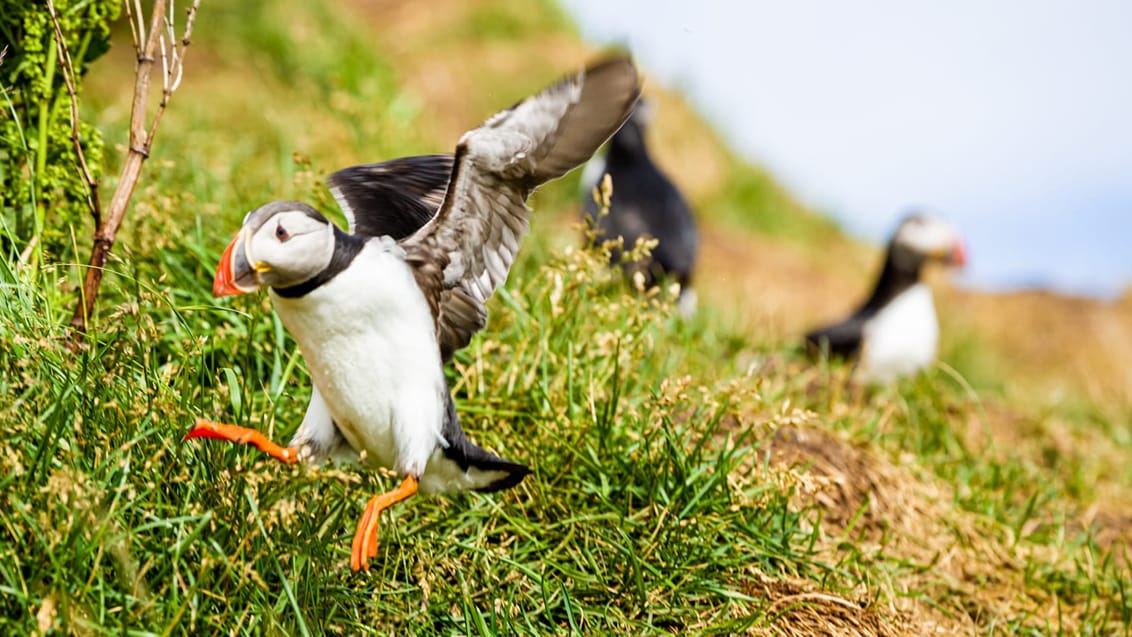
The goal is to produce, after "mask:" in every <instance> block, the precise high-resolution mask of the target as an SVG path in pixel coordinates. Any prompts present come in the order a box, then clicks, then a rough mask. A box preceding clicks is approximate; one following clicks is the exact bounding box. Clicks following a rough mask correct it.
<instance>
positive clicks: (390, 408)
mask: <svg viewBox="0 0 1132 637" xmlns="http://www.w3.org/2000/svg"><path fill="white" fill-rule="evenodd" d="M271 298H272V302H273V303H274V304H275V311H276V312H277V313H278V314H279V317H280V319H282V321H283V324H284V325H285V326H286V327H287V330H288V331H289V332H290V333H291V335H292V336H294V337H295V340H296V341H298V343H299V347H300V348H301V349H302V352H303V356H304V358H305V359H306V362H307V366H308V368H309V369H310V373H311V378H312V379H313V380H314V384H315V387H317V388H318V391H319V393H320V394H321V396H322V398H323V400H324V401H325V403H326V407H327V409H328V410H329V412H330V414H331V415H332V416H333V418H334V421H335V422H336V423H337V424H338V428H339V430H340V431H341V432H342V435H343V436H344V437H345V438H346V440H347V441H348V442H349V443H350V446H352V447H353V448H354V449H355V450H357V451H358V452H359V453H361V452H364V453H365V457H366V458H365V460H366V462H367V463H368V464H372V465H377V466H383V467H387V468H389V469H393V470H394V471H397V472H398V473H402V474H413V475H417V476H420V475H421V474H422V473H423V472H424V469H425V466H426V465H427V463H428V460H429V457H430V456H431V455H432V452H433V451H434V450H435V449H436V446H437V444H442V441H443V438H442V434H441V431H442V427H443V418H444V407H445V403H444V398H445V393H446V392H447V385H446V383H445V379H444V371H443V368H442V366H441V363H440V350H439V347H438V346H437V342H436V333H435V327H434V323H433V318H432V314H431V312H430V311H429V308H428V304H427V303H426V302H425V299H424V296H423V295H422V294H421V291H420V289H419V288H418V287H417V285H416V281H415V280H414V279H413V276H412V273H411V272H410V270H409V268H408V266H407V265H406V264H405V262H404V261H403V260H402V255H401V253H400V249H399V248H397V247H396V245H395V244H393V243H392V242H391V241H384V242H383V241H380V240H371V241H370V242H368V243H367V244H366V246H365V248H363V249H362V251H361V252H360V253H359V254H358V256H357V257H355V259H354V261H353V262H352V263H351V264H350V266H349V267H347V268H346V269H345V270H343V271H342V272H341V273H339V274H338V275H337V276H336V277H334V278H333V279H331V280H330V281H328V282H327V283H324V284H323V285H321V286H320V287H318V288H317V289H315V290H314V291H312V292H310V293H309V294H307V295H306V296H303V297H301V298H297V299H289V298H284V297H280V296H278V295H276V294H274V293H273V294H272V295H271Z"/></svg>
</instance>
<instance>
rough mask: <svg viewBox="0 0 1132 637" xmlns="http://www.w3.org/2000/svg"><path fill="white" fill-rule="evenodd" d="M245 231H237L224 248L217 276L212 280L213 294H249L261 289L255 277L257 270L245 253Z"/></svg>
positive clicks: (217, 268)
mask: <svg viewBox="0 0 1132 637" xmlns="http://www.w3.org/2000/svg"><path fill="white" fill-rule="evenodd" d="M243 238H244V233H243V231H240V232H237V233H236V237H235V238H234V239H232V242H231V243H229V244H228V247H227V248H225V249H224V255H223V256H221V257H220V265H218V266H217V267H216V278H215V279H213V280H212V295H213V296H231V295H233V294H247V293H248V292H255V291H256V290H258V289H259V283H258V282H257V281H256V278H255V271H254V270H253V269H252V267H251V265H250V264H249V263H248V259H247V257H246V256H245V255H244V250H243V246H242V245H241V244H242V242H243Z"/></svg>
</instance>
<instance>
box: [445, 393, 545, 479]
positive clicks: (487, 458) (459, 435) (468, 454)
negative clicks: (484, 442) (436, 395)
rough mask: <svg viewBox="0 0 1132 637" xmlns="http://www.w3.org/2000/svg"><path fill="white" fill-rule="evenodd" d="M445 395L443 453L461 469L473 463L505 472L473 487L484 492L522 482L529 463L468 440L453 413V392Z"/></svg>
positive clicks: (481, 469)
mask: <svg viewBox="0 0 1132 637" xmlns="http://www.w3.org/2000/svg"><path fill="white" fill-rule="evenodd" d="M447 398H448V413H447V414H446V415H445V417H444V431H443V435H444V440H445V441H447V442H448V446H447V447H446V448H445V449H444V455H445V456H446V457H447V458H448V459H449V460H452V461H453V462H455V463H456V464H457V465H459V466H460V468H461V469H463V470H464V471H467V470H468V469H469V468H470V467H475V468H476V469H479V470H480V471H502V472H504V473H505V474H506V475H504V476H503V477H502V478H500V479H499V480H496V481H495V482H492V483H491V484H489V485H487V486H484V487H480V488H478V489H476V491H481V492H484V493H490V492H492V491H502V490H503V489H510V488H511V487H513V486H515V485H517V484H519V483H520V482H522V481H523V478H525V477H527V474H529V473H530V472H531V469H530V467H527V466H525V465H521V464H518V463H515V462H511V461H509V460H504V459H503V458H500V457H499V456H497V455H495V454H493V453H491V452H489V451H487V450H486V449H483V448H482V447H479V446H477V445H476V444H475V443H474V442H472V441H471V440H468V436H467V435H466V434H464V430H463V429H462V428H461V427H460V419H459V417H458V416H457V415H456V403H455V402H454V401H453V400H452V396H448V397H447Z"/></svg>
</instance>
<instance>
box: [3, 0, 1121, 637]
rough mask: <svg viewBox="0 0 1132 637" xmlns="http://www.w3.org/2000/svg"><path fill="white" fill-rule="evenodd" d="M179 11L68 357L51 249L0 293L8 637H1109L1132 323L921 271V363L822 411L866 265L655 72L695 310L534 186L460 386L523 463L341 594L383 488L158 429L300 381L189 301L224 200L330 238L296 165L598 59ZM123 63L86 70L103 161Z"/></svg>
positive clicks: (289, 424) (472, 35) (117, 108)
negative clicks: (656, 636) (594, 239)
mask: <svg viewBox="0 0 1132 637" xmlns="http://www.w3.org/2000/svg"><path fill="white" fill-rule="evenodd" d="M201 11H202V12H201V16H200V19H199V22H198V24H197V31H196V33H195V34H194V44H193V47H192V49H191V50H190V52H189V61H188V64H187V66H186V78H185V81H184V84H183V86H182V88H181V91H180V92H179V93H178V94H177V95H176V98H175V100H174V102H173V104H172V106H171V107H170V110H169V112H168V113H167V114H166V116H165V119H164V121H163V123H162V128H161V130H160V132H159V137H158V139H157V142H156V144H155V147H154V149H155V150H154V154H153V157H152V159H151V160H150V162H149V163H148V164H147V168H146V173H145V176H144V177H143V182H142V185H141V187H140V188H139V191H138V193H137V196H136V199H135V203H134V206H133V207H132V209H131V212H130V216H129V217H128V218H127V221H126V226H125V230H124V232H123V234H122V237H121V242H120V243H119V245H118V246H116V248H115V259H114V260H113V261H112V263H111V268H110V272H109V273H108V276H107V279H106V288H105V292H104V296H103V297H102V298H101V299H100V304H101V305H100V307H101V313H100V317H99V322H98V324H97V325H98V331H97V332H96V333H94V334H92V335H91V338H90V344H89V347H88V348H87V349H85V350H83V351H80V352H77V353H71V352H70V351H68V350H66V349H65V348H64V347H63V346H62V345H61V342H62V338H61V337H62V334H61V329H60V326H61V325H62V323H63V317H65V316H67V315H68V312H67V310H68V308H69V303H70V302H71V298H72V297H71V293H72V291H73V287H74V281H75V272H73V271H69V270H68V268H69V266H67V265H66V264H68V263H71V262H73V261H74V258H73V255H60V257H59V265H58V266H57V267H55V268H53V269H49V270H47V271H45V272H43V273H41V274H40V275H38V277H39V278H35V277H34V276H33V275H30V274H27V273H24V272H22V271H19V269H18V268H17V267H16V266H15V265H14V264H10V263H4V264H3V265H5V266H7V267H6V268H5V269H3V270H0V284H3V285H4V286H5V289H6V291H9V292H11V293H10V294H6V295H4V296H3V297H2V298H0V344H2V346H3V348H4V350H3V353H4V356H3V357H0V419H2V420H3V422H4V423H5V425H4V427H5V430H4V431H5V436H6V439H7V441H8V446H6V448H5V449H4V451H3V453H0V481H2V482H0V485H2V486H3V489H0V590H2V591H3V593H2V594H0V608H2V609H3V612H0V632H5V633H10V634H30V633H32V632H35V633H37V634H44V633H48V632H50V631H51V630H53V629H57V630H60V631H64V632H75V633H82V634H108V635H109V634H122V633H127V632H130V631H133V632H136V633H143V632H146V633H152V634H233V635H252V634H256V635H258V634H350V635H353V634H476V635H489V634H540V635H541V634H557V633H563V634H574V633H584V634H649V633H680V634H781V635H829V634H840V635H877V634H882V635H899V634H933V633H935V634H949V635H950V634H988V633H1007V634H1117V633H1119V632H1120V631H1121V630H1123V631H1125V632H1127V626H1128V623H1129V621H1130V619H1132V599H1130V598H1129V595H1128V586H1127V582H1128V581H1130V579H1132V571H1130V565H1129V563H1128V560H1127V555H1128V554H1127V546H1128V542H1129V540H1130V539H1132V440H1130V436H1129V432H1128V429H1127V422H1128V420H1127V412H1128V408H1127V407H1128V389H1129V385H1128V377H1127V376H1126V374H1128V373H1129V372H1128V371H1127V370H1124V369H1123V368H1122V367H1121V366H1120V365H1119V361H1121V360H1123V359H1122V356H1123V354H1122V351H1121V348H1123V347H1126V346H1127V345H1128V344H1127V343H1126V341H1125V340H1121V336H1122V335H1125V336H1126V335H1127V334H1129V332H1128V330H1127V327H1128V323H1127V319H1128V317H1129V316H1130V315H1132V307H1129V305H1130V303H1129V302H1127V301H1125V302H1122V303H1118V304H1111V305H1108V304H1100V303H1094V302H1091V301H1082V300H1077V299H1064V298H1059V297H1051V296H1048V295H1040V294H1016V295H1008V296H1000V295H983V294H978V293H972V292H966V291H959V290H954V289H952V288H950V287H949V286H948V285H947V284H946V282H945V281H943V280H941V281H939V282H938V284H937V287H938V288H939V290H940V292H941V297H942V298H941V300H940V302H939V306H940V308H941V311H942V314H943V317H942V318H943V321H944V329H945V330H946V333H947V344H946V348H945V352H944V357H943V358H944V360H945V361H946V362H947V363H950V366H948V365H941V366H939V367H938V368H936V369H933V370H930V371H929V372H928V373H926V374H924V375H923V376H922V377H920V378H916V379H910V380H908V381H906V382H903V383H900V384H899V385H897V386H894V387H890V388H879V389H867V388H860V387H856V386H853V385H852V384H847V383H846V382H845V381H846V380H847V377H848V373H849V370H848V369H846V368H844V367H842V366H838V365H832V366H826V365H816V366H815V365H812V364H810V363H809V362H808V361H807V360H805V359H804V358H803V357H801V356H800V355H799V352H798V348H797V346H796V342H797V337H798V335H799V334H800V332H801V331H802V330H803V329H804V328H805V327H806V326H808V325H810V324H811V323H816V322H820V321H822V320H825V319H827V318H829V317H830V316H834V315H836V314H837V313H839V312H841V311H843V310H844V309H845V308H846V306H847V305H848V304H849V303H851V302H852V298H850V297H852V296H854V295H856V294H860V293H863V292H864V288H865V286H866V285H867V281H866V279H867V278H868V277H869V276H870V275H871V273H872V269H873V268H874V267H875V265H876V260H877V258H878V252H877V249H876V248H875V247H873V246H867V245H863V244H861V243H860V242H857V241H854V240H852V239H850V238H847V237H845V236H844V235H843V234H842V233H840V232H839V231H838V230H837V228H836V226H835V225H834V224H832V223H831V222H829V221H828V220H826V219H824V218H822V217H821V216H820V215H818V214H816V213H814V212H812V211H809V210H806V209H805V208H804V207H802V206H800V205H799V204H798V203H797V202H796V201H795V200H794V199H793V198H792V197H791V196H790V194H789V193H788V192H786V191H785V190H784V189H782V188H781V187H780V186H778V185H777V184H776V183H775V181H774V179H773V178H772V177H771V176H770V175H768V174H767V173H766V172H765V171H764V170H762V169H760V168H758V167H753V166H750V165H747V164H745V163H743V162H741V161H739V160H738V159H737V158H736V156H735V155H734V154H733V153H732V152H731V151H729V150H728V149H727V147H726V145H725V144H724V143H722V142H721V140H720V138H719V136H718V135H717V134H716V133H714V132H713V131H712V130H711V129H710V128H709V127H708V126H706V125H705V124H704V122H703V121H702V120H701V119H700V118H699V117H697V115H696V114H695V113H694V112H693V110H692V109H691V108H689V106H688V105H687V103H686V102H685V101H684V100H683V99H681V98H680V96H678V95H676V94H673V93H671V92H669V91H667V90H665V87H662V86H659V85H657V84H656V83H655V82H652V81H648V80H646V82H647V84H646V91H647V92H648V93H649V94H650V96H651V97H652V98H653V99H654V102H655V103H656V106H657V113H658V121H657V124H656V127H655V131H654V135H653V140H652V141H653V145H654V147H655V148H656V150H657V154H658V155H659V157H660V161H661V163H662V164H663V165H664V166H665V167H666V168H667V170H668V172H669V173H670V174H671V175H673V176H674V178H675V179H676V180H677V181H678V182H679V183H680V185H681V186H682V187H683V188H684V189H685V191H686V192H687V193H689V195H690V197H691V199H692V200H693V202H694V203H695V205H696V208H697V209H698V212H699V215H700V218H701V220H702V222H703V225H704V236H705V245H704V250H703V255H702V259H703V271H702V275H701V277H700V287H701V290H702V308H703V311H702V312H701V313H700V314H699V315H698V316H697V317H695V318H694V319H693V320H691V321H681V320H678V319H675V318H673V317H672V315H671V306H670V302H671V299H668V298H666V296H665V295H664V294H663V293H661V294H657V295H654V296H650V297H641V296H639V295H636V294H633V293H631V291H629V290H626V289H625V287H624V286H623V285H621V284H620V283H619V282H618V280H617V279H616V278H615V277H613V276H611V275H610V274H609V273H608V272H606V270H605V268H604V267H603V259H602V256H603V255H601V254H593V253H590V252H587V251H582V250H579V249H578V245H579V243H580V242H579V240H578V238H577V235H576V233H575V232H574V230H573V227H572V223H573V220H574V219H576V214H577V212H576V210H577V203H578V194H577V193H578V185H577V175H574V176H572V177H568V178H566V179H564V180H562V181H561V182H559V183H556V184H552V185H551V186H549V187H547V188H545V189H543V190H541V191H540V192H539V193H537V195H536V197H535V198H534V202H533V204H534V207H535V209H536V213H535V217H534V220H533V223H532V226H533V234H532V236H531V237H530V238H529V239H528V240H527V241H526V243H525V244H524V247H523V250H522V251H521V255H520V261H519V263H517V265H516V268H515V270H514V271H513V272H512V274H511V277H510V279H509V281H508V283H507V285H506V287H505V288H504V289H503V290H502V291H501V292H500V293H498V294H497V296H496V297H495V298H493V299H492V302H491V319H490V323H489V327H488V329H487V330H486V331H485V333H484V334H482V335H481V336H479V337H477V338H476V339H475V341H474V342H473V343H472V345H471V346H470V347H469V348H468V349H467V350H465V351H463V352H461V353H460V355H459V356H457V358H456V360H455V362H454V364H453V366H452V370H451V374H450V378H451V381H452V383H453V386H454V391H455V393H456V396H457V400H458V404H459V409H460V411H461V420H462V422H463V423H464V424H465V426H466V428H467V429H468V430H469V433H470V435H472V436H473V437H474V438H475V439H476V440H477V441H478V442H481V443H482V444H484V445H485V446H487V447H489V448H491V449H493V450H498V451H499V452H500V453H502V454H503V455H505V456H506V457H509V458H515V459H518V460H521V461H525V462H530V463H531V464H532V465H533V466H534V467H535V470H536V472H535V474H534V475H532V476H531V477H530V478H529V479H528V480H527V481H525V482H524V483H523V484H522V485H520V486H519V487H518V488H516V489H513V490H511V491H507V492H504V493H500V494H494V495H490V496H480V495H458V496H454V497H448V498H434V499H421V500H419V501H410V502H407V503H405V504H404V505H402V506H399V507H398V508H396V509H394V510H393V511H392V512H391V514H390V515H388V516H387V517H386V518H384V519H383V520H382V528H381V542H382V545H381V547H380V549H379V551H380V552H379V556H378V558H377V559H376V560H375V562H374V563H375V569H374V572H372V573H370V574H366V575H355V574H351V573H350V572H349V570H348V568H347V567H346V565H347V562H348V552H349V538H350V537H351V536H352V533H353V529H354V524H355V523H356V521H357V515H358V514H359V512H360V509H361V506H362V503H364V501H365V499H366V498H367V497H368V496H369V495H372V494H373V493H375V492H377V491H378V490H380V489H381V488H382V487H384V486H386V485H387V483H388V482H389V480H388V478H387V477H385V476H382V475H379V474H375V473H373V472H368V471H360V470H358V469H356V468H352V467H348V466H346V467H341V466H334V467H329V468H321V469H319V468H310V467H293V468H287V467H280V466H277V465H276V464H273V463H271V462H270V461H266V460H264V459H263V458H262V456H260V455H258V454H257V453H256V452H255V451H254V450H249V449H237V448H231V447H225V446H222V445H214V444H196V442H197V441H190V442H189V443H185V444H182V443H181V442H180V437H181V435H182V434H183V433H184V431H185V430H186V429H187V427H188V426H189V424H190V423H191V422H192V421H193V419H194V418H196V417H198V416H202V415H203V416H208V417H212V418H217V419H225V420H230V421H233V422H237V423H240V424H245V425H248V426H254V427H256V428H259V429H262V430H264V431H265V432H266V433H268V434H269V435H270V436H272V437H273V438H275V439H286V437H287V436H288V435H289V434H291V433H292V432H293V431H294V429H295V427H296V426H297V424H298V422H299V421H300V420H301V418H302V413H303V409H304V407H305V400H306V397H307V395H308V392H309V391H310V380H309V378H308V377H307V375H306V372H305V369H304V366H303V364H302V362H301V360H302V359H301V356H300V355H299V352H298V351H297V349H296V348H295V346H294V343H293V342H292V341H291V340H290V339H289V338H288V337H287V335H286V333H285V331H284V329H283V327H282V325H281V324H280V323H279V321H278V320H277V319H276V318H274V317H273V316H272V314H271V312H270V304H269V302H268V301H267V299H265V298H264V297H263V296H262V295H261V296H258V297H252V298H239V299H235V300H220V301H218V300H215V299H213V298H211V296H210V282H211V276H212V271H213V268H214V266H215V263H216V261H217V259H218V258H219V254H220V251H221V250H222V249H223V247H224V244H225V243H226V242H227V240H228V239H229V237H230V236H231V233H232V231H233V230H234V229H235V228H236V227H237V226H238V225H239V222H240V219H241V218H242V216H243V215H244V213H245V212H246V211H247V210H248V209H250V208H251V207H254V206H256V205H259V204H260V203H262V202H264V201H265V200H268V199H284V198H298V199H304V200H309V201H312V202H313V203H314V204H316V205H318V206H319V207H321V208H322V209H324V210H326V211H333V209H334V204H333V202H332V201H331V200H330V198H329V196H328V195H327V194H326V193H325V191H324V190H323V188H322V184H321V181H320V180H321V178H322V176H323V175H325V174H328V173H329V172H331V171H333V170H335V169H337V168H340V167H342V166H345V165H349V164H353V163H359V162H369V161H377V160H381V159H386V158H389V157H393V156H399V155H404V154H410V153H421V152H439V151H446V150H449V149H450V148H451V147H452V145H453V143H454V141H455V139H457V137H458V136H459V134H460V133H461V132H462V131H463V130H465V129H467V128H468V127H469V126H472V125H475V124H476V123H478V122H479V121H481V120H482V119H483V118H484V117H486V116H487V115H489V114H491V113H492V112H494V111H495V110H497V109H498V108H500V107H502V106H504V105H507V104H510V103H512V102H513V101H515V100H516V99H519V98H521V97H523V96H524V95H526V94H528V93H529V92H530V91H532V90H535V89H537V88H539V87H541V86H543V85H544V84H545V83H547V82H548V81H550V80H551V79H553V78H555V77H557V76H558V75H559V74H561V73H562V72H563V71H564V70H566V69H570V68H574V67H576V66H578V65H579V64H581V63H583V62H584V61H585V60H587V59H590V58H592V57H593V56H594V55H596V51H595V50H594V49H593V48H591V47H590V46H587V45H586V44H584V43H582V42H581V41H580V40H579V39H578V38H577V36H576V33H575V30H574V29H573V28H572V26H571V25H570V23H569V20H567V19H566V18H565V17H564V16H563V15H562V14H561V12H560V11H558V9H556V7H554V6H553V5H552V4H551V3H550V2H549V1H548V0H539V1H536V2H530V1H526V0H501V1H498V2H489V1H487V0H478V1H475V2H464V1H459V0H438V1H437V2H430V3H421V2H408V1H393V0H388V1H385V0H378V1H363V0H349V1H347V2H344V3H340V4H328V3H323V2H318V1H317V0H280V1H278V2H273V3H223V4H215V5H213V4H208V3H206V4H205V5H204V7H202V10H201ZM119 36H124V37H125V38H126V39H128V31H126V30H125V29H121V30H120V33H119ZM124 41H125V40H123V39H121V37H120V38H119V44H118V46H116V47H115V49H114V50H113V51H112V52H111V54H110V55H108V56H107V57H106V58H105V59H104V60H102V61H101V62H99V64H98V65H97V66H96V68H95V69H93V70H92V72H91V73H90V75H89V77H88V78H87V80H86V83H87V88H88V91H89V92H88V101H87V103H86V104H85V105H84V114H85V116H87V117H89V118H91V119H92V120H94V121H96V122H97V123H98V124H99V125H100V126H101V127H102V128H103V129H104V130H105V131H106V134H107V136H108V140H109V146H112V145H113V143H114V140H115V139H118V140H120V139H122V138H123V137H122V133H123V130H124V126H125V120H126V118H127V116H128V104H129V100H128V95H127V93H126V90H125V89H124V88H123V87H128V86H129V84H130V79H131V75H130V74H131V69H132V65H133V61H132V59H131V55H130V52H129V50H128V47H127V46H122V42H124ZM644 72H645V74H646V77H647V75H648V69H644ZM120 151H121V149H119V153H120ZM112 182H113V177H107V178H106V183H105V184H104V189H106V190H109V187H110V186H111V185H112ZM85 232H86V230H85V229H83V228H79V229H76V231H75V235H76V237H77V241H79V242H80V244H81V242H82V240H83V239H82V238H83V237H84V236H85ZM974 257H975V258H978V255H974ZM847 294H848V295H847ZM839 304H840V305H839ZM1023 326H1032V327H1033V328H1034V329H1035V330H1036V331H1038V332H1039V333H1040V334H1041V335H1042V337H1043V340H1045V341H1048V344H1046V345H1043V346H1041V347H1036V346H1035V345H1034V342H1035V341H1034V340H1032V339H1025V338H1021V337H1020V336H1019V333H1020V330H1019V328H1020V327H1023ZM1082 334H1092V340H1090V339H1089V338H1086V337H1083V336H1082ZM1102 338H1103V339H1104V340H1103V341H1102V340H1101V339H1102ZM956 370H957V371H956ZM45 556H46V557H45Z"/></svg>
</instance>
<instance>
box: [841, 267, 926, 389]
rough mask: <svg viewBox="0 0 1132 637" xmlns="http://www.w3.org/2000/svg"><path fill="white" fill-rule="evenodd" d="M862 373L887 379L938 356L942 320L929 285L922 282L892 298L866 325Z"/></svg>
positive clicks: (878, 379)
mask: <svg viewBox="0 0 1132 637" xmlns="http://www.w3.org/2000/svg"><path fill="white" fill-rule="evenodd" d="M863 336H864V348H863V350H862V352H861V359H860V366H859V368H858V369H859V373H860V374H861V377H862V379H863V380H865V381H869V382H888V381H891V380H894V379H896V378H898V377H900V376H906V375H909V374H913V373H915V372H917V371H919V370H921V369H923V368H925V367H927V366H928V365H930V364H931V363H932V361H934V360H935V355H936V348H937V347H938V345H939V321H938V319H937V318H936V314H935V304H934V303H933V302H932V293H931V290H930V289H929V288H928V286H926V285H924V284H922V283H920V284H917V285H914V286H912V287H911V288H908V289H907V290H905V291H904V292H902V293H900V294H899V295H898V296H897V297H896V298H894V299H892V300H891V301H889V303H888V305H886V306H884V308H882V309H881V310H880V312H878V313H877V314H876V316H874V317H873V318H872V319H870V320H869V322H868V323H867V324H866V325H865V329H864V335H863Z"/></svg>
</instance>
